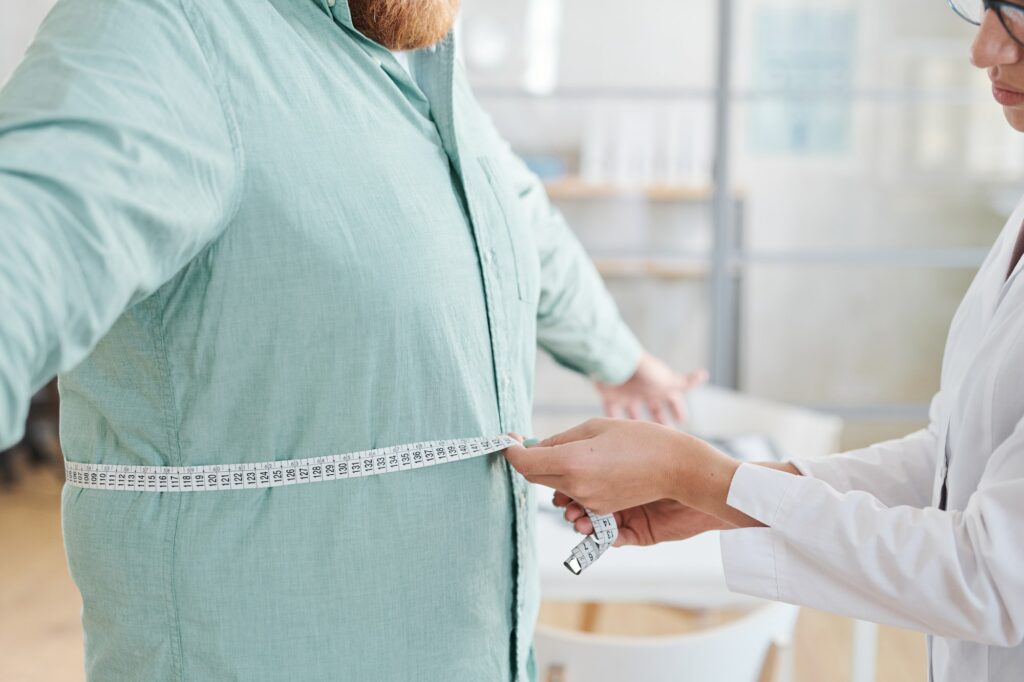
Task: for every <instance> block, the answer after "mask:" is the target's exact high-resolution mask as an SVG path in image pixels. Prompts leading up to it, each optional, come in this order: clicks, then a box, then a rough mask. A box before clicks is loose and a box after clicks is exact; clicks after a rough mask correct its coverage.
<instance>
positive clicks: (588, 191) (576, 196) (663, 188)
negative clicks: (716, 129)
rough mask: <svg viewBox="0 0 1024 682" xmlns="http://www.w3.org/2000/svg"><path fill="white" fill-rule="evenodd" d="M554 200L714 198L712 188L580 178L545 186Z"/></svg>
mask: <svg viewBox="0 0 1024 682" xmlns="http://www.w3.org/2000/svg"><path fill="white" fill-rule="evenodd" d="M544 187H545V188H546V190H547V193H548V196H549V197H551V198H552V199H556V200H557V199H571V200H580V199H631V198H632V199H645V200H647V201H666V202H669V201H677V202H707V201H711V198H712V196H713V195H714V188H713V187H712V186H711V185H675V184H671V185H670V184H647V185H620V184H615V183H610V182H609V183H594V182H588V181H586V180H583V179H582V178H578V177H569V178H562V179H559V180H552V181H549V182H546V183H544Z"/></svg>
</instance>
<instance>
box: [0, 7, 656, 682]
mask: <svg viewBox="0 0 1024 682" xmlns="http://www.w3.org/2000/svg"><path fill="white" fill-rule="evenodd" d="M538 343H539V344H540V345H541V346H542V347H543V348H544V349H546V350H547V351H548V352H550V353H551V354H553V355H554V356H555V358H556V359H557V360H559V361H560V362H561V363H562V364H564V365H567V366H569V367H571V368H574V369H576V370H578V371H581V372H584V373H587V374H589V375H592V376H594V377H596V378H599V379H601V380H603V381H607V382H618V381H622V380H624V379H626V378H627V377H628V376H629V375H630V374H631V373H632V371H633V370H634V368H635V366H636V363H637V360H638V357H639V346H638V344H637V342H636V340H635V338H634V337H633V336H632V335H631V334H630V332H629V331H628V329H627V328H626V327H625V326H624V324H623V323H622V321H621V319H620V317H619V315H618V312H617V310H616V308H615V306H614V305H613V303H612V301H611V299H610V297H609V295H608V293H607V292H606V290H605V289H604V287H603V285H602V284H601V282H600V279H599V277H598V276H597V274H596V272H595V270H594V268H593V266H592V265H591V263H590V262H589V260H588V259H587V257H586V256H585V254H584V251H583V250H582V248H581V247H580V245H579V243H578V242H577V241H576V240H575V238H574V237H573V235H572V233H571V231H570V230H569V229H568V227H567V226H566V224H565V223H564V221H563V220H562V219H561V217H560V216H559V214H558V213H557V211H555V210H554V209H553V208H552V206H551V205H550V204H549V202H548V200H547V198H546V197H545V194H544V191H543V187H542V185H541V184H540V183H539V181H538V180H537V178H536V177H535V176H533V175H532V174H530V173H529V172H528V171H527V169H526V168H525V167H524V166H523V164H522V163H521V162H520V161H519V160H517V159H516V158H515V157H514V156H513V155H512V154H511V152H510V151H509V149H508V147H507V145H506V144H505V143H504V142H503V141H502V140H501V138H500V137H499V136H498V134H497V133H496V132H495V130H494V128H493V126H492V124H491V122H490V121H489V120H488V118H487V117H486V116H485V115H484V113H483V112H482V111H481V109H480V108H479V106H478V104H477V103H476V102H475V100H474V98H473V96H472V93H471V92H470V89H469V87H468V85H467V83H466V78H465V76H464V74H463V73H462V71H461V69H460V67H459V66H458V64H456V62H455V58H454V49H453V44H452V38H451V37H450V36H449V37H448V38H446V39H445V40H444V41H443V42H441V43H440V44H439V45H437V46H435V47H434V48H428V49H424V50H420V51H417V52H414V53H411V54H410V55H409V70H408V71H407V70H406V69H404V68H402V66H401V65H399V64H398V63H397V61H396V60H395V57H394V55H392V54H391V53H390V52H388V51H387V50H386V49H384V48H383V47H381V46H380V45H377V44H376V43H373V42H372V41H370V40H368V39H366V38H365V37H363V36H362V35H361V34H359V33H358V31H356V30H355V29H354V28H353V26H352V23H351V19H350V16H349V13H348V8H347V4H346V3H345V2H343V1H342V0H338V1H337V2H335V3H333V4H332V3H329V2H327V0H324V1H323V2H316V1H312V0H257V1H247V2H241V1H240V0H227V1H224V2H202V3H201V2H198V1H194V0H134V1H133V2H118V1H116V0H62V2H60V3H58V5H57V6H56V8H55V9H54V11H53V12H52V14H51V15H50V16H49V17H48V18H47V20H46V21H45V23H44V25H43V27H42V28H41V30H40V33H39V35H38V37H37V39H36V41H35V42H34V44H33V45H32V46H31V48H30V49H29V52H28V55H27V57H26V59H25V61H24V62H23V64H22V65H21V66H20V67H19V69H18V70H17V71H16V73H15V75H14V76H13V78H12V79H11V81H10V82H9V83H8V84H7V85H6V86H5V88H4V89H3V91H2V92H0V445H2V444H8V443H11V442H13V441H14V440H16V439H17V437H18V435H19V433H20V428H21V427H20V426H19V425H20V424H21V422H22V420H23V417H24V415H25V409H26V406H27V404H28V402H29V396H30V395H31V394H32V392H33V391H34V390H35V389H36V388H38V387H39V386H40V385H41V384H42V383H43V382H44V381H46V380H47V379H48V378H49V377H51V376H52V375H53V374H55V373H58V372H62V373H63V374H62V376H61V382H60V386H61V398H62V414H61V420H62V423H61V440H62V445H63V448H64V451H65V456H66V457H67V458H68V459H69V460H73V461H77V462H93V463H105V464H136V465H164V466H166V465H171V466H191V465H205V464H229V463H240V462H262V461H268V460H275V459H293V458H305V457H315V456H320V455H330V454H336V453H344V452H350V451H358V450H365V449H370V448H374V447H381V446H387V445H393V444H400V443H408V442H416V441H423V440H431V439H442V438H456V437H463V436H477V435H494V434H498V433H501V432H504V431H510V430H515V431H519V432H521V433H529V431H530V405H531V399H532V396H531V393H532V375H533V369H534V362H533V361H534V356H535V352H536V347H537V345H538ZM62 508H63V509H62V511H63V522H64V535H65V542H66V548H67V553H68V561H69V566H70V570H71V573H72V576H73V578H74V580H75V581H76V583H77V585H78V587H79V588H80V590H81V593H82V597H83V602H84V609H83V614H82V617H83V622H84V626H85V632H86V665H87V669H88V673H89V677H90V679H95V680H103V681H104V682H106V681H109V680H247V681H248V680H275V681H279V680H285V679H292V680H302V681H304V682H305V681H309V680H338V679H346V680H388V681H395V680H446V681H458V680H465V681H466V682H470V681H471V682H480V681H481V680H511V679H526V678H528V676H529V675H530V673H529V672H528V670H529V668H530V663H529V661H530V642H531V639H532V624H533V620H534V617H535V614H536V605H537V584H536V572H535V566H534V562H535V557H534V552H533V548H532V541H531V513H530V509H531V505H530V501H529V498H528V493H527V487H526V486H525V485H524V482H523V480H522V479H521V478H519V477H518V476H514V475H511V474H510V471H509V469H508V468H507V466H506V464H505V462H504V460H503V458H501V457H500V455H492V456H488V457H483V458H478V459H474V460H468V461H464V462H458V463H452V464H447V465H445V466H441V467H433V468H431V469H424V470H416V471H410V472H404V473H395V474H388V475H385V476H374V477H369V478H363V479H355V480H345V481H335V482H323V483H314V484H309V485H300V486H292V487H286V488H276V489H268V490H239V491H221V492H206V493H164V494H158V493H146V492H123V491H102V490H85V489H80V488H75V487H65V489H64V492H63V497H62Z"/></svg>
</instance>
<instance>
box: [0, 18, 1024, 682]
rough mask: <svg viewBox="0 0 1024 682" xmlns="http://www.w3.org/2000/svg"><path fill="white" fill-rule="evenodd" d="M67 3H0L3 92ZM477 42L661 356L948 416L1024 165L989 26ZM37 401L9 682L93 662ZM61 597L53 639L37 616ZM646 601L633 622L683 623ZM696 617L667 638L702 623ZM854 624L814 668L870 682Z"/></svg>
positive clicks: (557, 613) (598, 25) (909, 653)
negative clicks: (992, 88) (36, 35)
mask: <svg viewBox="0 0 1024 682" xmlns="http://www.w3.org/2000/svg"><path fill="white" fill-rule="evenodd" d="M50 5H52V2H51V0H0V83H2V82H3V81H4V80H5V79H6V77H7V76H8V75H9V73H10V72H11V70H12V69H13V68H14V66H15V65H16V64H17V62H18V60H19V58H20V56H21V54H22V53H23V50H24V48H25V46H26V45H27V43H28V42H29V41H30V39H31V36H32V35H33V32H34V30H35V27H36V26H37V24H38V22H39V21H40V20H41V19H42V17H43V16H44V15H45V12H46V11H47V9H48V8H49V6H50ZM457 31H458V34H459V35H458V45H459V49H460V50H461V55H462V60H463V62H464V64H465V68H466V70H467V72H468V74H469V77H470V80H471V82H472V84H473V85H474V88H475V90H476V93H477V95H478V98H479V100H480V102H481V103H482V105H483V107H484V108H485V109H486V110H487V111H488V112H489V113H490V114H491V115H492V116H493V118H494V120H495V122H496V124H497V126H498V128H499V129H500V130H501V131H502V132H503V133H504V134H505V136H506V137H507V139H508V140H509V142H510V143H511V144H512V146H513V148H514V149H515V150H516V151H517V152H518V153H519V154H520V155H521V156H522V157H523V158H524V159H525V160H526V161H527V163H528V164H529V165H530V166H531V167H532V168H533V169H534V170H535V171H536V172H537V173H538V174H539V175H541V177H542V178H543V179H544V180H545V182H546V184H547V187H548V192H549V194H550V196H551V198H552V199H553V200H554V202H555V203H556V204H557V205H558V207H559V208H560V209H561V210H562V211H563V212H564V214H565V216H566V218H567V219H568V221H569V223H570V224H571V226H572V228H573V229H574V230H575V232H576V233H577V235H578V236H579V238H580V239H581V240H582V242H583V244H584V245H585V246H586V248H587V249H588V250H589V252H590V253H591V255H592V256H593V258H594V259H595V261H596V262H597V263H598V266H599V268H600V270H601V272H602V274H603V275H604V277H605V280H606V282H607V283H608V286H609V288H610V289H611V291H612V293H613V295H614V296H615V298H616V299H617V301H618V302H619V305H620V306H621V309H622V311H623V314H624V316H625V317H626V319H627V321H628V322H629V323H630V325H631V326H632V327H633V329H634V330H635V331H636V332H637V334H638V336H639V337H640V338H641V340H642V341H643V343H644V344H645V345H646V346H647V348H648V349H649V350H650V351H651V352H652V353H654V354H655V355H658V356H660V357H662V358H665V359H666V360H668V361H669V362H671V363H672V364H673V365H674V366H675V367H676V368H678V369H681V370H689V369H693V368H697V367H708V368H709V369H710V370H711V372H712V378H713V382H714V383H715V384H717V385H718V386H721V387H724V388H729V389H735V390H737V391H740V392H742V393H744V394H750V395H753V396H756V397H758V398H762V399H768V400H771V401H778V402H781V403H786V404H789V405H794V406H799V407H803V408H810V409H813V410H817V411H821V412H824V413H828V414H833V415H838V416H839V417H841V418H842V420H843V427H844V428H843V430H842V436H841V445H842V447H844V448H852V447H856V446H861V445H866V444H868V443H871V442H875V441H877V440H881V439H885V438H889V437H894V436H898V435H902V434H905V433H908V432H910V431H911V430H914V429H917V428H919V427H920V426H921V425H923V424H924V420H925V417H926V413H927V404H928V401H929V399H930V398H931V395H932V394H933V392H934V391H935V390H936V388H937V386H938V377H939V366H940V361H941V355H942V350H943V346H944V342H945V334H946V330H947V328H948V325H949V322H950V320H951V318H952V315H953V312H954V310H955V307H956V305H957V303H958V302H959V300H960V298H961V296H962V295H963V293H964V292H965V290H966V288H967V286H968V284H969V283H970V280H971V278H972V276H973V273H974V271H975V269H976V268H977V267H978V265H980V263H981V261H982V259H983V257H984V255H985V253H986V251H987V249H988V247H989V246H990V245H991V243H992V241H993V239H994V238H995V235H996V234H997V232H998V231H999V229H1000V228H1001V227H1002V225H1003V222H1004V221H1005V219H1006V218H1007V216H1008V215H1009V213H1010V211H1011V209H1012V207H1013V206H1014V205H1015V204H1016V202H1017V201H1018V199H1019V185H1020V182H1019V181H1020V178H1021V175H1022V172H1024V168H1022V167H1024V140H1022V138H1021V137H1020V136H1019V135H1014V134H1012V132H1011V131H1010V129H1009V127H1008V126H1007V125H1006V124H1005V123H1004V121H1003V119H1002V115H1001V112H1000V111H999V108H998V107H997V106H995V105H994V104H993V103H992V101H991V95H990V93H989V88H988V81H987V79H986V78H985V76H984V74H983V73H981V72H978V71H977V70H976V69H974V68H973V67H971V66H970V64H969V61H968V49H969V45H970V41H971V39H972V36H973V29H972V27H971V26H969V25H968V24H966V23H965V22H963V21H961V20H959V19H958V18H957V17H956V16H955V15H953V13H952V12H951V11H950V10H949V8H948V6H947V5H946V3H945V2H944V1H943V0H901V2H891V1H889V0H687V1H686V2H678V1H677V0H631V2H629V3H622V2H613V1H612V0H464V2H463V12H462V16H461V19H460V22H459V25H458V28H457ZM39 400H40V408H39V409H38V410H37V411H36V415H35V416H36V417H37V419H36V420H35V422H36V424H37V427H36V430H35V431H31V430H30V432H29V433H30V434H36V435H37V440H38V441H39V442H43V443H49V445H44V446H43V447H42V448H39V447H36V446H34V445H33V443H31V442H30V443H27V444H26V445H28V446H29V447H23V448H21V450H20V452H19V453H18V454H12V453H7V454H5V455H2V456H0V457H2V462H0V472H2V473H0V481H2V482H4V483H5V484H6V487H7V492H5V493H0V510H2V512H0V543H2V544H0V555H6V557H7V558H5V559H4V560H3V561H0V579H2V582H0V651H3V652H5V654H4V657H0V678H2V679H5V680H6V679H12V680H14V679H17V680H22V679H25V680H30V679H44V678H43V677H38V678H37V677H31V676H30V675H32V674H33V673H32V671H33V670H34V669H35V668H33V667H32V666H31V665H28V664H25V665H24V667H22V668H18V667H17V665H19V664H17V663H16V662H15V663H11V662H10V661H7V662H5V661H4V660H3V659H4V658H6V657H7V652H9V651H18V650H21V651H29V650H31V651H34V652H36V653H38V652H43V653H44V654H45V653H46V652H50V653H53V654H54V655H59V656H60V657H62V660H64V661H68V659H69V657H70V661H69V662H68V668H67V675H68V676H67V677H54V676H53V669H52V668H51V669H50V670H49V673H48V676H47V677H46V678H45V679H50V680H54V679H69V680H72V679H74V680H77V679H81V673H80V672H79V669H80V662H81V661H80V653H79V652H78V651H77V647H79V646H80V642H78V641H76V640H75V638H76V637H80V633H79V632H78V631H77V630H76V629H75V628H76V626H77V621H76V618H77V614H76V612H75V609H76V608H77V607H76V606H75V603H74V600H75V599H77V594H76V593H75V592H74V590H73V587H71V586H70V585H69V584H68V580H67V578H66V569H65V568H64V565H63V559H62V555H61V554H60V547H59V527H58V526H57V525H56V524H58V523H59V521H57V519H56V516H54V515H53V514H55V513H56V503H57V502H56V499H57V498H56V495H57V492H58V491H59V489H58V488H57V487H56V486H57V475H56V474H53V473H50V472H49V470H48V469H46V467H43V468H42V469H39V468H35V469H33V468H32V467H31V466H29V465H30V464H31V463H33V462H36V463H39V462H44V463H45V461H46V460H47V459H48V457H49V456H48V455H47V454H46V448H47V447H50V448H52V447H53V446H54V443H53V441H54V437H53V435H52V434H53V432H52V423H53V418H54V417H53V415H54V411H53V410H54V408H55V406H54V405H53V404H52V403H53V400H52V395H51V394H47V395H43V396H40V399H39ZM596 409H597V400H596V396H595V395H594V393H593V389H592V387H591V386H590V385H589V383H588V382H587V381H586V380H583V379H581V378H579V377H576V376H574V375H572V374H570V373H568V372H566V371H565V370H563V369H561V368H559V367H558V366H556V365H555V364H554V363H553V362H552V361H550V360H549V359H548V358H546V357H544V356H543V355H541V356H540V357H539V358H538V371H537V388H536V431H537V433H545V432H547V431H549V430H551V429H554V428H556V427H558V426H560V425H562V424H564V423H569V422H575V421H578V420H579V419H580V418H583V417H586V416H589V415H592V414H594V413H595V410H596ZM48 425H49V426H48ZM48 429H49V430H48ZM16 477H20V478H21V479H22V481H23V482H22V485H21V486H19V487H18V489H17V490H14V486H13V480H14V479H15V478H16ZM45 514H49V515H50V516H45V517H42V516H41V515H45ZM40 518H45V519H49V520H46V521H44V522H40V521H39V519H40ZM41 523H42V525H40V524H41ZM26 524H29V525H26ZM31 524H35V525H31ZM47 524H48V525H47ZM27 528H32V530H31V531H30V530H26V529H27ZM10 548H14V550H11V549H10ZM9 551H14V552H15V553H17V552H21V553H22V554H21V555H18V556H16V557H14V559H15V560H12V557H11V554H9V553H8V552H9ZM19 557H20V559H19ZM33 566H35V567H36V568H35V569H33V568H32V567H33ZM46 581H51V582H52V585H51V582H46ZM60 581H63V582H60ZM39 591H43V592H45V593H46V594H48V595H50V598H49V601H48V600H47V599H45V598H44V599H41V598H39V597H38V596H37V595H38V592H39ZM55 595H56V596H55ZM51 602H52V603H51ZM40 603H42V604H44V605H46V604H49V605H50V606H52V609H50V610H49V611H48V612H47V613H43V614H40V615H38V616H32V617H30V618H29V620H28V622H34V623H37V624H38V627H39V628H41V631H40V633H39V637H38V638H35V639H33V637H34V636H35V635H34V634H33V633H34V632H35V631H31V632H30V630H31V628H28V630H26V627H25V625H24V623H25V622H26V621H25V620H24V618H23V617H22V616H20V615H19V616H16V615H15V612H16V609H17V612H18V613H25V612H26V611H25V609H28V610H30V611H31V610H32V609H33V608H35V607H37V606H39V604H40ZM68 605H70V607H69V606H68ZM47 608H49V607H47ZM573 608H576V607H575V606H572V605H569V604H566V605H564V607H559V608H555V610H553V611H552V610H551V609H550V608H546V611H545V614H546V615H545V617H546V618H548V619H550V620H553V621H559V620H562V621H567V620H573V618H575V616H573V617H569V616H567V615H566V614H567V613H569V612H570V610H571V609H573ZM36 610H38V609H36ZM47 614H49V615H47ZM68 614H70V616H69V615H68ZM632 614H633V615H632V616H630V615H628V614H625V615H623V614H622V613H619V615H617V616H616V617H615V619H616V620H617V621H618V622H620V623H621V622H630V619H632V620H633V621H636V622H637V623H641V624H643V626H642V627H641V626H639V625H638V627H640V629H643V627H646V625H648V624H649V623H651V622H653V621H654V620H658V619H659V618H661V616H655V615H652V613H651V612H649V611H643V610H639V607H637V609H634V611H633V612H632ZM662 615H664V614H662ZM676 615H678V618H676V620H672V618H669V619H668V620H667V621H666V622H669V621H671V622H673V623H676V625H666V626H665V627H666V628H668V629H669V630H671V629H672V628H674V627H677V626H678V627H684V626H682V625H679V624H680V623H684V622H686V623H691V624H692V622H693V621H694V618H695V617H694V616H693V614H692V613H689V614H686V613H682V612H680V613H679V614H676ZM33 618H35V620H33ZM47 618H49V619H50V620H47ZM666 618H667V617H666ZM673 618H675V616H673ZM652 619H653V620H652ZM701 619H703V622H705V623H706V622H710V621H708V620H707V614H706V613H703V612H702V613H700V614H698V616H697V617H696V620H697V621H701ZM716 622H717V621H716ZM47 623H49V625H48V624H47ZM591 625H593V623H591ZM685 627H686V628H688V627H690V625H685ZM854 627H855V626H854V625H853V624H851V623H849V622H848V621H845V620H843V619H836V618H832V617H827V616H824V615H822V614H809V613H806V612H805V613H803V614H802V615H801V616H800V621H799V624H798V626H797V640H796V647H795V649H794V651H795V658H796V661H795V675H796V679H801V680H822V679H828V680H843V679H853V678H851V676H854V677H856V675H857V674H865V673H858V672H857V671H856V669H855V666H854V669H853V671H852V672H851V668H850V663H849V659H850V657H851V656H853V655H855V654H856V653H857V652H856V648H857V646H863V642H861V643H860V644H858V643H857V641H856V638H854V640H853V644H850V642H849V641H848V636H849V634H850V632H851V631H853V629H854ZM46 628H50V630H47V629H46ZM30 635H31V636H30ZM47 636H49V637H50V638H49V639H46V637H47ZM47 642H49V644H48V643H47ZM72 642H73V643H74V647H72V648H70V649H69V648H68V646H69V643H72ZM875 644H877V646H878V647H879V654H880V655H879V658H878V665H877V673H876V672H874V667H873V668H872V672H871V673H870V676H868V677H862V678H858V682H859V680H860V679H879V680H904V679H923V675H924V645H923V638H921V637H920V636H918V635H912V634H909V633H902V632H898V631H894V630H889V629H883V630H882V632H881V638H880V639H878V640H877V642H876V643H875ZM32 646H35V647H36V649H26V647H32ZM47 647H51V648H47ZM851 647H853V650H851ZM58 652H59V653H58ZM33 655H35V654H33ZM76 657H77V658H76ZM837 661H840V662H841V663H837ZM5 665H6V666H8V667H9V668H10V670H8V671H7V674H5V671H4V667H3V666H5ZM12 665H13V666H15V667H13V668H11V667H10V666H12ZM76 675H77V676H76ZM875 675H877V677H875Z"/></svg>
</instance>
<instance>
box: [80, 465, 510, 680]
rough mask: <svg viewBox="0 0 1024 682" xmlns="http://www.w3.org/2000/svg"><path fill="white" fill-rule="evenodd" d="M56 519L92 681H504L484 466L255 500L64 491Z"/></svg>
mask: <svg viewBox="0 0 1024 682" xmlns="http://www.w3.org/2000/svg"><path fill="white" fill-rule="evenodd" d="M63 514H64V529H65V542H66V546H67V551H68V558H69V563H70V566H71V570H72V575H73V577H74V579H75V581H76V583H77V584H78V586H79V588H80V589H81V591H82V595H83V599H84V612H83V618H84V623H85V628H86V642H87V652H86V655H87V661H88V665H89V666H90V670H91V675H90V676H91V677H92V678H94V679H102V680H108V679H113V680H116V679H141V678H140V677H138V673H139V672H140V671H142V670H146V669H148V670H149V671H150V672H151V673H153V674H159V675H160V676H158V677H151V676H146V679H177V676H176V675H177V673H176V672H175V671H176V670H178V669H179V668H180V669H181V670H180V672H181V676H182V677H183V678H184V679H197V680H205V679H218V680H222V679H224V680H226V679H245V680H281V679H302V680H320V679H323V680H328V679H331V680H333V679H382V680H384V679H386V680H403V679H409V680H412V679H446V680H482V679H488V680H490V679H509V678H510V670H509V662H510V651H509V645H510V635H511V632H512V629H513V627H514V623H513V609H514V583H515V571H514V568H515V561H516V559H515V547H514V535H513V529H514V522H515V521H514V508H513V496H512V493H511V487H510V482H509V479H508V474H507V469H506V467H505V464H504V460H503V458H501V457H500V455H488V456H485V457H481V458H478V459H474V460H468V461H463V462H456V463H452V464H447V465H443V466H437V467H434V468H432V469H424V470H415V471H409V472H402V473H395V474H389V475H386V476H376V477H371V478H364V479H354V480H346V481H333V482H324V483H317V484H313V485H305V486H295V487H287V488H276V489H269V490H241V491H221V492H215V493H180V494H174V495H169V494H164V495H160V494H156V493H125V492H104V491H92V490H80V489H76V488H70V487H68V488H66V489H65V493H64V498H63ZM133 657H137V659H138V660H134V661H133ZM126 663H128V665H127V666H126ZM146 666H149V667H148V668H146ZM128 671H134V672H132V673H131V674H129V672H128ZM164 673H166V675H165V674H164Z"/></svg>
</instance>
